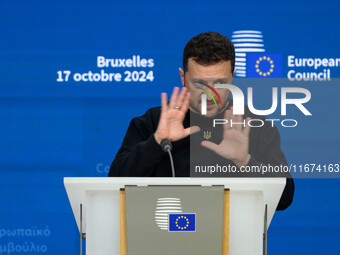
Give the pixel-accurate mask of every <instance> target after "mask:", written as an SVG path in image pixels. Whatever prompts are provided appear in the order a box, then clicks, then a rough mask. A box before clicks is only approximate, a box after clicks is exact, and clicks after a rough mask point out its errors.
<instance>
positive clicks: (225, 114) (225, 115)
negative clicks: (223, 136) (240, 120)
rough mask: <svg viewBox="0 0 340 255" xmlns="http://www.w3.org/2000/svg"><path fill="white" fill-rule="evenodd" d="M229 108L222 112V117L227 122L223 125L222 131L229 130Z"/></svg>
mask: <svg viewBox="0 0 340 255" xmlns="http://www.w3.org/2000/svg"><path fill="white" fill-rule="evenodd" d="M231 114H232V113H231V110H226V111H225V112H224V119H226V120H227V122H228V123H227V124H225V125H223V127H224V131H227V130H230V129H231Z"/></svg>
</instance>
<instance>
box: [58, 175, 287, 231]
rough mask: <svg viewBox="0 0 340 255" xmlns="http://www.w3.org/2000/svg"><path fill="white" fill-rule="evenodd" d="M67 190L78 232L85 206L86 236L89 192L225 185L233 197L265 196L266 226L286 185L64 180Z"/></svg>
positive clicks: (258, 181) (280, 180)
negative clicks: (249, 193) (246, 193)
mask: <svg viewBox="0 0 340 255" xmlns="http://www.w3.org/2000/svg"><path fill="white" fill-rule="evenodd" d="M64 185H65V189H66V192H67V195H68V198H69V201H70V204H71V207H72V211H73V214H74V217H75V219H76V221H77V225H78V228H79V226H80V225H79V223H80V221H79V217H80V210H79V206H80V204H82V205H83V218H84V222H83V224H82V228H83V230H84V232H86V225H85V219H86V207H87V205H86V202H87V201H86V194H87V193H88V192H114V193H117V195H118V194H119V190H120V189H122V188H124V187H125V186H129V185H134V186H152V185H157V186H158V185H174V186H176V185H186V186H188V185H189V186H212V185H223V186H224V188H225V189H230V193H231V195H232V196H233V194H236V193H237V192H244V191H255V192H261V193H262V194H263V203H264V204H267V205H268V218H267V226H269V224H270V221H271V219H272V217H273V215H274V213H275V209H276V206H277V204H278V202H279V200H280V197H281V194H282V192H283V189H284V187H285V185H286V179H285V178H181V177H176V178H172V177H140V178H135V177H133V178H131V177H65V178H64Z"/></svg>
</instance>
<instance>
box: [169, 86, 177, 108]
mask: <svg viewBox="0 0 340 255" xmlns="http://www.w3.org/2000/svg"><path fill="white" fill-rule="evenodd" d="M178 91H179V87H174V90H173V91H172V95H171V98H170V104H169V107H170V108H174V107H175V106H176V105H175V104H176V101H177V95H178Z"/></svg>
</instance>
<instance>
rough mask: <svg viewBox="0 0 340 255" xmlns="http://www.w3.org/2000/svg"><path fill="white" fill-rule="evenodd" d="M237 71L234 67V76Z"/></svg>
mask: <svg viewBox="0 0 340 255" xmlns="http://www.w3.org/2000/svg"><path fill="white" fill-rule="evenodd" d="M235 73H236V69H234V72H233V78H234V76H235Z"/></svg>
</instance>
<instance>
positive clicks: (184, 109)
mask: <svg viewBox="0 0 340 255" xmlns="http://www.w3.org/2000/svg"><path fill="white" fill-rule="evenodd" d="M189 104H190V92H187V93H186V94H185V97H184V102H183V105H182V107H181V111H182V112H184V113H186V112H187V110H188V108H189Z"/></svg>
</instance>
